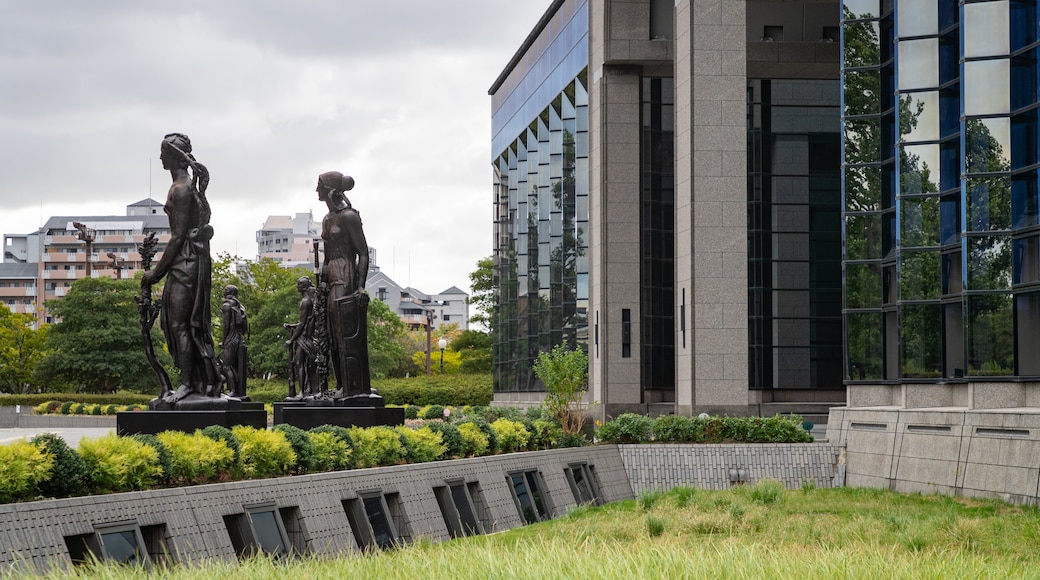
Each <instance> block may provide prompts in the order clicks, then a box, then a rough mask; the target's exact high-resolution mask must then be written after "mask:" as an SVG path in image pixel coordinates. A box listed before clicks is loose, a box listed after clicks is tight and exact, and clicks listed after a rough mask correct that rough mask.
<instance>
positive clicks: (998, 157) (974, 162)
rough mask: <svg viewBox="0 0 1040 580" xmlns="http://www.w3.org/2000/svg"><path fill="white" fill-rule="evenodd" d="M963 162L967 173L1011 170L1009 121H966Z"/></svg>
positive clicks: (1002, 119) (997, 119)
mask: <svg viewBox="0 0 1040 580" xmlns="http://www.w3.org/2000/svg"><path fill="white" fill-rule="evenodd" d="M964 138H965V143H966V147H965V148H964V162H965V167H966V168H967V171H968V173H996V172H1001V171H1008V170H1010V169H1011V159H1010V157H1009V156H1010V154H1011V119H1010V118H1008V117H995V118H990V119H967V120H966V121H965V123H964Z"/></svg>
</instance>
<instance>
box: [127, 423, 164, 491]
mask: <svg viewBox="0 0 1040 580" xmlns="http://www.w3.org/2000/svg"><path fill="white" fill-rule="evenodd" d="M130 437H131V438H132V439H136V440H137V441H140V442H141V443H144V444H145V445H148V446H149V447H151V448H152V449H155V452H156V453H157V454H158V458H159V469H160V470H161V472H162V483H166V484H168V483H170V479H169V474H170V472H171V471H172V470H173V457H172V456H171V455H170V451H169V450H168V449H166V446H165V445H163V444H162V442H161V441H159V438H158V437H156V436H155V435H148V434H145V433H138V434H136V435H131V436H130Z"/></svg>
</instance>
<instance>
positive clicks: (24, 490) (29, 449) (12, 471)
mask: <svg viewBox="0 0 1040 580" xmlns="http://www.w3.org/2000/svg"><path fill="white" fill-rule="evenodd" d="M53 466H54V455H52V454H51V453H49V452H48V451H47V449H46V447H44V446H38V445H34V444H33V443H30V442H28V441H13V442H11V443H7V444H5V445H0V503H11V502H16V501H25V500H29V499H33V498H34V497H35V496H36V490H37V486H38V485H39V484H40V483H42V482H44V481H46V480H47V479H48V478H50V477H51V476H52V472H51V468H52V467H53Z"/></svg>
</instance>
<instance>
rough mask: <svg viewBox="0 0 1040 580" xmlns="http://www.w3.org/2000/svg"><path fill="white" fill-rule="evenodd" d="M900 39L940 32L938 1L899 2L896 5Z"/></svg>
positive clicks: (915, 0) (911, 0)
mask: <svg viewBox="0 0 1040 580" xmlns="http://www.w3.org/2000/svg"><path fill="white" fill-rule="evenodd" d="M896 18H897V19H898V26H899V37H900V38H906V37H908V36H925V35H928V34H937V33H938V32H939V4H938V2H937V0H899V2H898V4H896Z"/></svg>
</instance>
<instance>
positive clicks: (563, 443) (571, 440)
mask: <svg viewBox="0 0 1040 580" xmlns="http://www.w3.org/2000/svg"><path fill="white" fill-rule="evenodd" d="M588 444H589V441H588V440H587V439H585V435H583V434H581V433H574V434H571V435H561V436H560V440H559V441H558V442H557V443H556V446H557V447H559V448H561V449H563V448H567V447H584V446H586V445H588Z"/></svg>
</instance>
